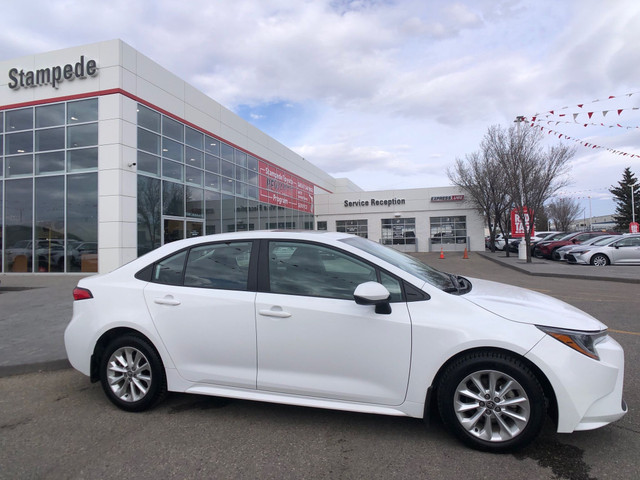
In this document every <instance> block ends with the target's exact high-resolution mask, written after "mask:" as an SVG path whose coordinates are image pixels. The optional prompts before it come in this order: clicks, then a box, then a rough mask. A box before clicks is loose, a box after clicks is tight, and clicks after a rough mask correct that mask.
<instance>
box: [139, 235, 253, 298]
mask: <svg viewBox="0 0 640 480" xmlns="http://www.w3.org/2000/svg"><path fill="white" fill-rule="evenodd" d="M252 245H253V243H252V242H232V243H214V244H207V245H200V246H197V247H193V248H191V249H190V250H183V251H181V252H178V253H176V254H175V255H172V256H170V257H167V258H165V259H164V260H161V261H159V262H158V263H156V264H155V266H154V269H153V274H152V279H151V281H152V282H154V283H162V284H164V285H184V286H185V287H200V288H217V289H223V290H247V282H248V278H249V260H250V258H251V246H252Z"/></svg>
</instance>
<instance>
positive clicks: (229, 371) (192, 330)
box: [144, 283, 256, 388]
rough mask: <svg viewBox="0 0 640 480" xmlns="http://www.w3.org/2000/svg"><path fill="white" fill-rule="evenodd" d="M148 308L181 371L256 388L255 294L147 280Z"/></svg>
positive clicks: (207, 379)
mask: <svg viewBox="0 0 640 480" xmlns="http://www.w3.org/2000/svg"><path fill="white" fill-rule="evenodd" d="M144 294H145V299H146V302H147V306H148V308H149V312H150V313H151V316H152V317H153V321H154V323H155V325H156V328H157V329H158V333H159V334H160V337H161V338H162V341H163V342H164V344H165V346H166V347H167V350H168V351H169V353H170V355H171V358H172V359H173V362H174V363H175V365H176V368H177V369H178V372H179V373H180V375H182V376H183V377H184V378H186V379H187V380H190V381H193V382H204V383H214V384H218V385H227V386H235V387H244V388H255V387H256V333H255V316H254V315H255V314H254V301H255V295H256V294H255V292H240V291H231V290H215V289H208V288H189V287H177V286H171V285H158V284H153V283H152V284H149V285H148V286H147V287H146V288H145V292H144Z"/></svg>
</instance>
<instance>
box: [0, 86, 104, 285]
mask: <svg viewBox="0 0 640 480" xmlns="http://www.w3.org/2000/svg"><path fill="white" fill-rule="evenodd" d="M97 170H98V99H97V98H87V99H83V100H76V101H69V102H59V103H52V104H47V105H39V106H35V107H27V108H20V109H16V110H8V111H6V112H4V113H2V112H0V192H2V191H3V190H4V194H5V202H4V215H0V246H2V252H1V254H0V271H3V272H97V271H98V250H97V241H98V174H97ZM0 195H1V194H0ZM1 206H2V205H1V204H0V210H1ZM3 234H4V243H3V241H2V236H3Z"/></svg>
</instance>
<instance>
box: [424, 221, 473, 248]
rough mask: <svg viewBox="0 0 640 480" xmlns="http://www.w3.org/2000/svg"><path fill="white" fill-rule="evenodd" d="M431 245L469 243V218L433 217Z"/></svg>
mask: <svg viewBox="0 0 640 480" xmlns="http://www.w3.org/2000/svg"><path fill="white" fill-rule="evenodd" d="M429 222H430V224H431V234H430V237H431V245H450V244H459V243H465V244H466V243H467V217H465V216H459V217H431V218H430V219H429Z"/></svg>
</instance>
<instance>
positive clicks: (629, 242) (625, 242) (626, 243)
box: [616, 237, 640, 247]
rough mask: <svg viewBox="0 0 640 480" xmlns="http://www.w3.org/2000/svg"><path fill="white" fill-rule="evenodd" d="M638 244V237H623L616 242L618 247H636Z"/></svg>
mask: <svg viewBox="0 0 640 480" xmlns="http://www.w3.org/2000/svg"><path fill="white" fill-rule="evenodd" d="M639 245H640V238H636V237H631V238H624V239H622V240H620V241H618V242H617V243H616V246H618V247H637V246H639Z"/></svg>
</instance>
